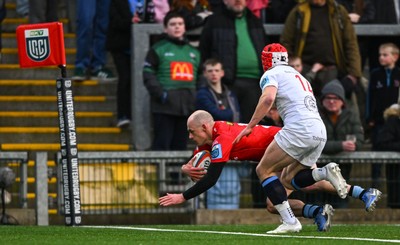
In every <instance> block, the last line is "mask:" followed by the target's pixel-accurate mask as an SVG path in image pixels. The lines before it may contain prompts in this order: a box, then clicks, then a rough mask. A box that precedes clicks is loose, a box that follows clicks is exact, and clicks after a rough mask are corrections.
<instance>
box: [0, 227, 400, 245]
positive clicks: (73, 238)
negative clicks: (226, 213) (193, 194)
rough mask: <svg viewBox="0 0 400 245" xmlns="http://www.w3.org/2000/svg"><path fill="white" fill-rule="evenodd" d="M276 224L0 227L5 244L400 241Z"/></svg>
mask: <svg viewBox="0 0 400 245" xmlns="http://www.w3.org/2000/svg"><path fill="white" fill-rule="evenodd" d="M276 227H277V225H157V226H155V225H152V226H147V225H146V226H77V227H65V226H47V227H38V226H0V244H13V245H18V244H30V245H31V244H74V245H75V244H107V245H111V244H118V245H123V244H130V245H136V244H137V245H139V244H157V245H158V244H201V245H211V244H212V245H219V244H224V245H225V244H229V245H232V244H238V245H241V244H243V245H253V244H284V243H285V244H293V243H295V244H307V245H313V244H318V245H322V244H339V243H340V245H343V244H352V245H356V244H372V243H376V244H377V243H381V244H384V243H386V244H388V243H391V244H396V243H397V244H400V225H334V226H333V227H332V228H331V231H330V232H317V231H316V227H315V226H314V225H304V226H303V230H302V231H301V232H300V233H293V234H287V235H268V234H266V233H265V232H266V231H268V230H272V229H275V228H276Z"/></svg>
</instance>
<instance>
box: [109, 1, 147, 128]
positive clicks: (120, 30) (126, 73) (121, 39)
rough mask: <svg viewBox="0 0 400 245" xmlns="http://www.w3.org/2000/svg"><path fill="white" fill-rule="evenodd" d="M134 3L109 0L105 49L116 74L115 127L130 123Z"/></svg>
mask: <svg viewBox="0 0 400 245" xmlns="http://www.w3.org/2000/svg"><path fill="white" fill-rule="evenodd" d="M135 7H136V1H133V2H130V1H127V0H111V4H110V13H109V25H108V30H107V41H106V49H107V50H108V51H110V52H111V55H112V57H113V60H114V64H115V67H116V69H117V73H118V85H117V127H127V126H129V124H130V122H131V119H132V118H131V110H132V109H131V104H132V103H131V25H132V23H138V22H139V18H138V16H137V15H136V11H135V10H136V9H135Z"/></svg>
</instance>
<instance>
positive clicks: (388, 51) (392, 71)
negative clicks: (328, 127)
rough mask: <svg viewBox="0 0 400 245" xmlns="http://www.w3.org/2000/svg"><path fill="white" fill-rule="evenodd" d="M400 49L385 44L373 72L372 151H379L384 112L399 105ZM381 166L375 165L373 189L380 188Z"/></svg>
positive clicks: (369, 103)
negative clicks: (399, 60)
mask: <svg viewBox="0 0 400 245" xmlns="http://www.w3.org/2000/svg"><path fill="white" fill-rule="evenodd" d="M398 58H399V48H398V47H397V46H396V45H395V44H393V43H384V44H382V45H381V46H380V47H379V63H380V65H381V66H382V67H378V68H376V69H374V70H372V71H371V74H370V83H369V88H368V97H367V123H368V126H369V127H370V130H371V142H372V150H376V149H377V146H378V145H377V136H378V133H379V131H380V130H381V129H382V126H383V124H384V119H383V112H384V110H385V109H386V108H388V107H389V106H390V105H392V104H394V103H397V100H398V97H399V85H400V68H398V67H397V66H396V62H397V60H398ZM380 176H381V165H379V164H378V165H376V164H373V166H372V179H373V187H378V186H379V178H380Z"/></svg>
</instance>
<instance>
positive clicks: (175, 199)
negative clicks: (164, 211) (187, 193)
mask: <svg viewBox="0 0 400 245" xmlns="http://www.w3.org/2000/svg"><path fill="white" fill-rule="evenodd" d="M158 201H159V203H160V205H161V206H164V207H167V206H171V205H177V204H181V203H183V202H184V201H186V200H185V198H184V197H183V195H182V194H170V193H167V195H165V196H163V197H160V198H159V199H158Z"/></svg>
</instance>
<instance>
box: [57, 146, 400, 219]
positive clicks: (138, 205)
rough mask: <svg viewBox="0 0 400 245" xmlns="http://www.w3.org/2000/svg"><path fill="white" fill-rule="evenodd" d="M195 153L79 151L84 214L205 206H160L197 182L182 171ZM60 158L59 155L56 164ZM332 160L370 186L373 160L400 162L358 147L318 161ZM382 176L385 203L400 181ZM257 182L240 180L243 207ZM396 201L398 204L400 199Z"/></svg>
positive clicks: (399, 156)
mask: <svg viewBox="0 0 400 245" xmlns="http://www.w3.org/2000/svg"><path fill="white" fill-rule="evenodd" d="M191 153H192V152H190V151H176V152H164V151H138V152H80V153H79V171H80V183H81V205H82V212H83V214H131V213H188V212H194V210H195V209H197V208H199V207H204V206H205V204H204V198H203V197H200V198H198V199H194V200H190V201H189V202H186V203H184V204H182V205H180V206H174V207H160V206H159V205H158V198H159V196H161V195H164V194H165V193H167V192H168V193H180V192H183V191H184V190H186V189H187V188H189V187H190V186H191V185H193V182H192V181H191V180H190V179H189V178H188V177H186V176H183V175H182V174H181V171H180V168H181V165H182V164H185V163H186V162H187V160H188V159H189V157H190V156H191ZM59 160H60V158H59V157H58V160H57V162H58V163H59ZM331 161H335V162H337V163H339V164H340V166H343V167H345V166H346V165H347V164H348V165H351V166H352V169H351V174H350V175H349V178H348V183H350V184H356V185H360V186H361V187H364V188H368V187H370V185H371V183H372V178H371V165H372V164H375V163H376V164H380V165H381V166H382V168H383V169H385V168H386V167H387V166H388V165H389V164H390V165H395V166H400V153H397V152H355V153H341V154H337V155H330V156H328V155H323V156H321V158H320V160H319V162H318V164H320V165H321V166H322V165H324V164H326V163H328V162H331ZM228 164H240V165H243V162H237V161H234V162H229V163H228ZM252 164H253V165H252ZM255 165H256V163H250V164H249V165H247V166H249V168H251V166H255ZM58 166H60V164H58ZM383 172H385V171H383ZM380 181H381V182H380V184H381V185H380V189H381V191H382V192H383V193H384V195H383V196H384V198H383V200H382V202H381V203H380V204H379V206H380V207H385V206H386V199H387V197H388V194H387V187H386V185H387V184H392V185H393V184H394V185H399V181H400V180H398V181H397V182H395V183H386V176H385V174H383V175H382V177H381V179H380ZM254 183H256V184H258V183H259V182H258V180H257V179H252V178H251V177H250V175H249V176H247V177H244V178H242V179H241V187H242V188H241V189H242V191H241V203H240V207H241V208H252V207H254V206H255V203H254V201H253V200H252V194H253V193H252V190H251V184H254ZM58 185H59V186H62V178H59V180H58ZM258 185H259V184H258ZM58 190H59V192H58V194H59V195H58V204H59V205H58V207H59V211H60V213H63V198H62V188H59V189H58ZM298 198H300V199H303V200H305V201H307V198H308V199H310V197H309V196H300V197H298ZM318 198H320V200H319V201H323V199H324V197H321V196H319V197H318ZM317 201H318V200H317ZM331 202H334V201H331ZM357 202H359V200H356V199H353V200H350V201H349V203H347V205H348V206H350V207H352V206H354V205H358V206H357V207H362V205H361V204H360V203H357ZM332 204H335V203H332ZM340 205H341V203H338V207H341V206H340ZM360 205H361V206H360ZM395 205H400V203H397V204H395Z"/></svg>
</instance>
